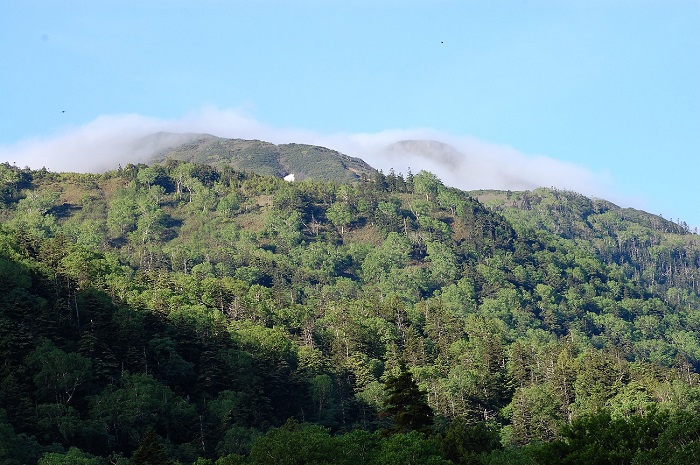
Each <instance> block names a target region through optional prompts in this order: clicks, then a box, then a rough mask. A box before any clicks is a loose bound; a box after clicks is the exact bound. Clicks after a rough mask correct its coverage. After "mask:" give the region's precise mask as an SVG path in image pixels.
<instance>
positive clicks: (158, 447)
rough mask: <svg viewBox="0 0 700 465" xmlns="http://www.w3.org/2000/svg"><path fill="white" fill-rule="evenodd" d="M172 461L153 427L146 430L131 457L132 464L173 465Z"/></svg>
mask: <svg viewBox="0 0 700 465" xmlns="http://www.w3.org/2000/svg"><path fill="white" fill-rule="evenodd" d="M172 463H173V462H172V460H170V458H169V457H168V454H167V452H166V451H165V448H164V447H163V444H161V442H160V440H159V439H158V435H156V432H155V431H154V430H153V429H152V428H151V429H149V430H148V431H147V432H146V436H144V438H143V441H141V445H139V448H138V449H136V451H135V452H134V455H133V456H132V457H131V464H132V465H171V464H172Z"/></svg>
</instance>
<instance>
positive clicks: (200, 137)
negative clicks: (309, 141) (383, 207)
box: [140, 133, 375, 182]
mask: <svg viewBox="0 0 700 465" xmlns="http://www.w3.org/2000/svg"><path fill="white" fill-rule="evenodd" d="M140 145H141V146H145V147H158V149H157V150H156V151H155V153H154V154H153V155H152V156H151V158H150V162H162V161H165V160H167V159H174V160H181V161H186V162H192V163H204V164H209V165H214V166H219V167H221V166H225V165H229V166H231V167H232V168H233V169H235V170H238V171H245V172H250V173H256V174H260V175H267V176H275V177H284V176H286V175H288V174H294V177H295V180H297V181H302V180H304V179H315V180H322V181H337V182H352V181H357V180H359V178H360V176H362V175H370V174H371V173H374V172H375V170H374V168H372V167H371V166H369V165H368V164H367V163H365V162H364V161H362V160H360V159H359V158H354V157H350V156H347V155H344V154H342V153H340V152H337V151H335V150H331V149H327V148H325V147H319V146H316V145H306V144H280V145H275V144H272V143H270V142H264V141H260V140H244V139H224V138H221V137H216V136H212V135H209V134H172V133H158V134H154V135H151V136H148V137H146V138H144V139H143V140H142V141H141V142H140Z"/></svg>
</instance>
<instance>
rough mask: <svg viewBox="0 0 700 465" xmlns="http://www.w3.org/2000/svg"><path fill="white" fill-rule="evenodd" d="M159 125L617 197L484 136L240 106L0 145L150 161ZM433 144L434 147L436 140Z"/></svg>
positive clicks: (608, 185) (97, 167) (38, 155)
mask: <svg viewBox="0 0 700 465" xmlns="http://www.w3.org/2000/svg"><path fill="white" fill-rule="evenodd" d="M159 131H166V132H173V133H209V134H213V135H216V136H219V137H226V138H241V139H260V140H266V141H269V142H273V143H277V144H280V143H288V142H297V143H307V144H315V145H322V146H325V147H329V148H332V149H335V150H338V151H340V152H342V153H345V154H347V155H351V156H355V157H359V158H362V159H363V160H365V161H366V162H367V163H369V164H370V165H372V166H373V167H375V168H378V169H382V170H384V172H388V170H389V169H390V168H394V169H395V171H396V172H397V173H398V172H402V173H404V174H406V173H407V171H408V168H409V167H410V168H411V170H412V171H413V173H417V172H419V171H420V170H428V171H431V172H433V173H435V174H436V175H437V176H438V177H440V178H441V179H442V180H443V182H444V183H445V184H446V185H449V186H454V187H458V188H460V189H465V190H470V189H511V190H523V189H531V188H534V187H538V186H545V187H551V186H554V187H557V188H563V189H571V190H574V191H577V192H581V193H583V194H586V195H589V196H595V197H601V198H608V199H610V200H613V201H615V200H616V199H617V200H620V199H621V197H620V196H619V195H617V194H616V193H615V192H614V189H613V185H612V179H611V177H610V176H609V175H607V174H605V173H595V172H592V171H591V170H589V169H587V168H585V167H583V166H580V165H576V164H573V163H567V162H562V161H559V160H556V159H553V158H549V157H546V156H542V155H527V154H523V153H522V152H519V151H517V150H516V149H514V148H512V147H509V146H505V145H499V144H494V143H490V142H486V141H482V140H479V139H477V138H474V137H466V136H462V137H459V136H453V135H450V134H445V133H440V132H438V131H434V130H430V129H407V130H387V131H383V132H379V133H365V134H362V133H360V134H342V133H341V134H319V133H316V132H312V131H307V130H302V129H294V128H272V127H270V126H267V125H265V124H263V123H260V122H259V121H257V120H255V119H254V118H252V117H250V116H247V115H246V114H244V113H243V112H241V111H237V110H220V109H217V108H212V107H207V108H203V109H201V110H199V111H196V112H193V113H189V114H186V115H184V116H183V117H181V118H178V119H174V120H163V119H157V118H150V117H145V116H141V115H114V116H101V117H99V118H97V119H95V120H94V121H91V122H89V123H87V124H85V125H83V126H79V127H74V128H70V129H67V130H65V131H64V132H62V133H60V134H57V135H54V136H52V137H48V138H42V139H32V140H26V141H22V142H19V143H17V144H15V145H13V146H9V147H0V161H8V162H10V163H16V164H17V165H18V166H22V167H23V166H29V167H31V168H35V169H38V168H41V167H42V166H45V167H46V168H48V169H50V170H52V171H77V172H94V171H103V170H106V169H111V168H115V167H116V166H117V165H118V164H122V165H123V164H126V163H129V162H131V163H138V162H143V161H146V160H147V158H148V155H149V154H150V153H151V152H152V150H154V149H156V148H158V147H155V146H152V145H151V146H144V145H143V144H142V143H141V144H139V142H138V141H139V139H140V138H142V137H144V136H146V135H149V134H153V133H155V132H159ZM402 140H433V141H440V142H443V143H445V144H448V145H449V146H451V147H453V148H454V149H455V150H454V151H450V150H442V149H444V147H442V148H440V147H437V148H436V150H435V151H432V152H430V153H429V154H426V153H425V152H424V151H421V152H420V153H419V151H417V150H414V149H415V147H413V148H412V149H411V150H407V151H406V150H404V151H396V150H393V151H389V150H387V146H389V145H390V144H393V143H395V142H397V141H402ZM433 148H435V147H433Z"/></svg>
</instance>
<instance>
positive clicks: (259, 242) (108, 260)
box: [0, 138, 700, 464]
mask: <svg viewBox="0 0 700 465" xmlns="http://www.w3.org/2000/svg"><path fill="white" fill-rule="evenodd" d="M205 139H206V138H205ZM210 142H211V144H210ZM215 142H216V143H219V142H220V141H219V142H217V141H215V140H213V139H212V140H209V141H208V142H207V141H201V142H197V143H196V144H194V145H197V146H198V147H204V146H208V147H211V148H212V150H213V148H216V147H218V149H226V150H232V151H234V150H235V149H234V148H233V147H234V146H235V145H236V144H237V143H231V144H228V142H226V143H224V142H221V144H220V145H218V146H217V145H216V143H215ZM207 144H210V145H207ZM243 145H245V144H243ZM250 147H252V148H253V149H254V150H259V152H260V155H261V156H262V155H264V154H267V155H265V156H270V157H271V160H273V161H274V160H278V162H279V166H278V168H276V169H279V170H280V173H276V174H281V173H282V172H284V171H285V170H286V167H287V166H288V165H285V164H286V163H292V158H294V157H296V158H295V159H296V160H297V161H300V162H303V163H305V164H306V165H304V166H307V165H309V164H310V163H311V162H310V160H311V159H312V158H313V155H314V153H317V152H315V151H314V150H315V149H311V148H309V147H308V146H302V145H297V146H289V147H283V148H282V147H281V146H280V147H270V146H266V145H265V144H262V143H261V144H255V143H251V144H250ZM250 147H249V148H250ZM218 149H217V150H218ZM246 150H247V149H246ZM269 150H272V151H271V152H270V151H269ZM284 151H287V152H284ZM305 151H306V152H305ZM283 152H284V153H288V154H289V157H288V158H285V157H283V156H282V157H278V155H280V154H282V153H283ZM224 155H226V154H225V153H224V152H214V151H212V152H209V153H205V152H202V153H199V154H198V157H199V156H201V157H203V158H202V159H205V158H206V161H207V163H211V162H212V161H214V162H215V163H219V162H221V163H223V162H224V161H225V157H224ZM217 157H218V158H217ZM215 158H216V160H214V159H215ZM187 160H188V161H187V162H179V161H176V160H171V161H167V162H165V163H163V164H160V165H151V166H146V165H127V166H126V167H125V168H123V169H120V170H116V171H113V172H109V173H105V174H104V175H78V174H72V173H63V174H55V173H49V172H46V171H36V172H33V171H29V170H17V169H15V168H14V167H9V166H7V165H2V167H0V175H1V176H2V177H0V188H1V189H4V191H2V195H3V196H4V197H3V204H2V218H3V224H2V225H0V360H2V363H0V412H2V416H0V432H1V433H2V434H1V435H0V446H1V447H0V462H2V463H8V464H16V463H36V462H37V461H38V460H40V459H41V460H44V461H46V463H54V462H56V463H64V462H66V461H70V460H73V461H74V462H81V461H83V462H85V463H107V462H108V463H124V462H125V461H126V460H127V459H126V458H125V457H132V456H135V451H137V450H139V448H140V446H143V445H144V444H146V443H147V442H148V441H146V438H147V432H148V430H149V428H151V429H153V431H154V433H155V434H156V435H157V436H158V437H159V438H160V439H158V441H159V442H160V444H161V446H162V448H163V451H164V453H165V455H164V456H161V459H163V460H171V461H178V462H180V463H192V462H194V461H195V460H197V458H198V457H199V458H200V459H199V461H200V462H201V463H203V464H204V463H221V464H225V463H271V461H272V459H270V458H269V456H266V455H265V454H267V453H271V451H274V453H275V454H276V455H275V457H276V459H275V460H279V461H281V462H283V463H284V461H285V460H286V461H288V462H289V463H330V462H334V463H348V464H349V463H369V464H376V463H402V462H407V463H443V462H444V461H445V460H451V461H452V462H454V463H596V461H597V462H598V463H613V462H614V463H618V462H619V463H674V461H675V462H676V463H677V462H679V461H681V460H682V461H684V462H686V463H692V454H693V453H695V451H696V450H697V443H698V434H697V431H696V430H697V429H698V428H697V425H696V421H695V420H694V418H695V414H696V412H697V411H698V409H699V408H700V389H699V388H698V387H697V386H698V382H699V381H700V377H699V376H698V373H697V371H698V369H699V368H700V342H699V340H698V338H697V337H696V334H697V332H698V331H700V295H699V294H698V289H697V282H700V273H699V272H698V270H699V269H700V262H699V261H698V257H700V252H698V251H700V244H699V242H698V239H697V236H696V235H693V234H690V233H689V231H687V229H686V228H683V227H682V225H677V224H674V223H671V222H668V221H666V220H663V219H661V218H658V217H654V216H653V215H647V214H643V213H641V212H634V211H629V210H623V209H619V208H617V207H615V206H614V205H612V204H609V203H607V202H604V201H599V200H589V199H586V198H585V197H582V196H578V195H575V194H573V193H566V192H560V191H551V190H536V191H534V192H529V193H495V192H481V193H477V195H479V196H480V198H481V199H482V200H483V201H484V202H488V204H489V205H491V209H490V208H487V207H486V206H485V205H484V204H483V203H480V202H479V201H477V200H476V199H474V198H472V197H470V196H469V195H468V194H466V193H463V192H460V191H457V190H455V189H450V188H447V187H445V186H444V185H442V183H441V182H440V180H439V179H437V178H435V177H434V175H431V174H430V173H427V172H421V173H419V174H418V175H415V176H412V175H411V176H410V177H409V178H406V179H404V178H403V176H402V175H400V174H399V175H397V174H396V173H394V172H393V170H392V171H390V172H389V174H388V175H384V174H382V173H374V174H373V175H372V176H364V177H362V178H361V179H359V180H357V181H356V182H355V184H350V185H340V184H336V183H333V182H318V181H311V180H308V179H307V180H306V181H303V182H295V183H286V182H284V181H282V180H280V179H278V178H272V177H264V176H258V175H251V174H244V173H240V172H236V171H233V170H232V169H231V168H230V167H222V165H221V164H220V165H219V168H214V167H212V166H211V165H210V164H207V165H201V164H198V163H197V162H196V161H195V160H191V159H187ZM336 160H340V161H342V163H345V164H346V166H350V165H351V163H353V162H352V161H351V160H346V159H344V158H342V157H340V158H336ZM248 163H256V161H255V160H253V158H249V159H248ZM333 163H335V161H334V162H333ZM333 163H331V164H330V165H328V166H322V165H324V163H319V167H318V168H319V169H320V170H325V171H327V172H328V173H330V172H331V171H332V170H333V169H335V168H332V166H331V165H333V166H336V165H334V164H333ZM300 172H301V171H299V173H300ZM30 181H31V182H30ZM402 360H403V361H405V363H407V364H409V365H410V367H411V368H410V371H409V370H408V369H407V368H406V367H405V366H404V367H402V365H401V363H402V362H401V361H402ZM291 417H294V418H299V419H301V420H303V421H305V422H313V423H302V424H295V423H293V422H291V423H286V422H287V420H288V419H289V418H291ZM281 425H286V426H281ZM383 430H390V431H391V433H393V435H391V434H390V435H384V436H382V435H380V434H377V432H378V431H383ZM416 431H418V432H416ZM422 432H426V433H428V432H429V433H430V434H432V436H431V437H430V438H426V437H425V436H424V435H423V433H422ZM151 439H152V438H151ZM499 440H500V441H501V442H502V443H503V445H504V448H501V445H500V443H499ZM596 444H605V447H598V446H596ZM679 444H681V446H679ZM149 447H150V448H151V450H154V448H155V449H158V447H157V446H156V445H155V443H154V442H153V441H151V446H149ZM159 460H160V459H159ZM120 461H121V462H120Z"/></svg>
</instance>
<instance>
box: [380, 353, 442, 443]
mask: <svg viewBox="0 0 700 465" xmlns="http://www.w3.org/2000/svg"><path fill="white" fill-rule="evenodd" d="M399 369H400V372H399V374H398V376H391V377H389V378H388V379H387V381H386V383H385V386H384V391H385V392H386V398H385V400H384V411H383V415H384V416H390V417H391V418H392V419H393V422H394V424H393V426H392V427H391V428H389V429H388V430H387V432H388V433H389V434H392V433H407V432H409V431H420V432H425V433H427V432H429V431H430V426H431V425H432V424H433V411H432V409H431V408H430V406H429V405H428V402H427V401H426V393H425V391H422V390H421V389H420V388H419V387H418V384H417V383H416V381H415V380H414V379H413V376H412V375H411V372H410V371H408V368H406V363H405V362H404V361H401V362H400V363H399Z"/></svg>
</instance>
